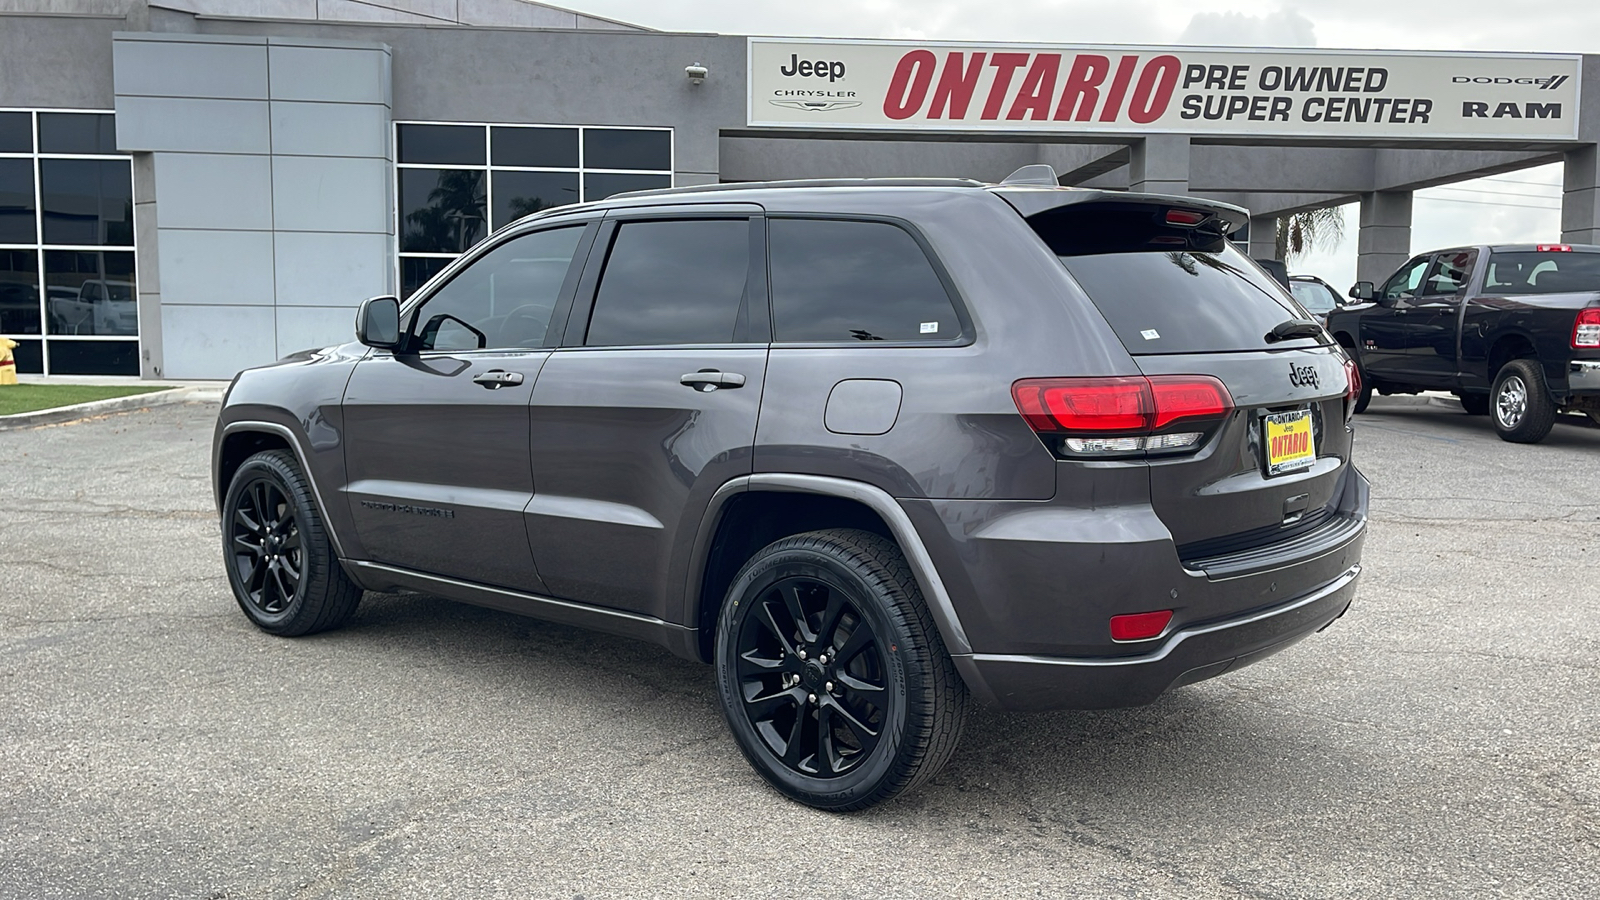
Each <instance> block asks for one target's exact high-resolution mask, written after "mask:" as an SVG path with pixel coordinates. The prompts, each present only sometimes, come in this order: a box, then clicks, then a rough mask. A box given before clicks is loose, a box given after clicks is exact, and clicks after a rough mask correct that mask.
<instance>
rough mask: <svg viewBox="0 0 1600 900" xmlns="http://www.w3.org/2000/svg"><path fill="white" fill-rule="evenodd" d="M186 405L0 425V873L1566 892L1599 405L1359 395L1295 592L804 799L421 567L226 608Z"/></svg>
mask: <svg viewBox="0 0 1600 900" xmlns="http://www.w3.org/2000/svg"><path fill="white" fill-rule="evenodd" d="M215 416H216V406H215V405H214V404H207V403H189V404H183V405H176V406H168V407H164V408H158V409H150V410H146V411H136V412H129V413H122V414H117V415H110V416H105V417H101V418H98V419H94V420H89V421H83V422H77V423H72V424H66V425H57V426H50V427H43V428H37V429H31V430H24V431H15V432H6V433H0V773H3V774H0V897H8V898H9V897H17V898H24V897H25V898H54V897H200V898H256V897H295V898H321V897H410V896H418V897H420V896H428V897H566V898H571V897H578V896H582V897H585V898H596V897H656V896H660V897H677V896H687V897H698V896H737V897H767V896H773V897H777V896H785V897H787V896H814V897H822V898H845V897H911V896H935V897H946V896H995V897H1032V896H1040V897H1064V896H1094V897H1196V898H1218V897H1224V898H1225V897H1247V898H1290V897H1306V898H1332V897H1361V898H1368V897H1427V898H1435V897H1518V898H1522V897H1528V898H1535V897H1538V898H1544V897H1550V898H1593V897H1596V896H1600V697H1597V696H1596V692H1597V689H1600V637H1597V635H1600V625H1597V623H1600V589H1597V579H1596V573H1597V572H1600V428H1594V427H1590V426H1588V425H1587V424H1583V423H1577V422H1574V423H1570V424H1562V425H1558V426H1557V428H1556V431H1555V432H1554V433H1553V434H1552V435H1551V437H1550V438H1549V439H1548V440H1547V441H1545V443H1543V444H1540V445H1536V446H1522V445H1513V444H1507V443H1503V442H1501V441H1500V440H1498V439H1497V438H1496V437H1495V435H1494V432H1493V430H1492V429H1491V428H1490V426H1489V423H1488V421H1487V420H1486V419H1483V418H1470V417H1468V416H1465V415H1463V414H1462V413H1461V412H1460V410H1459V408H1458V407H1454V406H1452V405H1451V404H1450V403H1449V402H1448V401H1442V400H1438V399H1433V400H1430V399H1427V398H1383V397H1380V398H1377V399H1376V400H1374V401H1373V404H1372V410H1371V413H1370V414H1368V415H1365V416H1361V417H1359V418H1358V420H1357V421H1358V423H1359V424H1358V428H1359V432H1360V433H1359V436H1358V441H1357V460H1358V463H1359V464H1360V465H1361V466H1362V468H1363V470H1364V471H1365V472H1366V473H1367V474H1368V476H1369V477H1370V478H1371V479H1372V482H1373V513H1374V519H1373V522H1372V529H1371V534H1370V537H1369V538H1368V540H1367V544H1366V554H1365V561H1364V562H1365V566H1366V573H1365V576H1364V579H1363V583H1362V586H1361V589H1360V591H1359V593H1358V595H1357V599H1356V602H1355V605H1354V606H1353V607H1352V608H1351V610H1350V612H1349V613H1348V614H1347V615H1346V616H1345V617H1344V618H1343V619H1342V620H1340V621H1339V622H1337V623H1335V624H1334V625H1333V627H1331V628H1330V629H1329V630H1328V631H1326V632H1324V633H1323V634H1321V635H1318V636H1316V637H1314V638H1312V639H1310V640H1307V641H1304V642H1302V643H1301V644H1299V645H1297V646H1295V647H1293V648H1290V649H1289V650H1287V651H1285V652H1284V653H1282V654H1279V655H1278V656H1275V657H1273V658H1271V659H1268V660H1266V661H1265V662H1262V663H1260V664H1258V665H1256V666H1253V667H1251V668H1248V669H1245V670H1243V671H1240V672H1237V673H1235V674H1232V675H1229V676H1227V677H1225V678H1222V679H1218V680H1215V681H1209V682H1205V683H1202V684H1198V685H1194V686H1191V687H1188V688H1184V689H1182V690H1179V691H1177V692H1174V693H1172V694H1170V695H1168V696H1167V697H1165V698H1164V699H1162V700H1161V701H1160V702H1158V703H1156V704H1154V705H1152V706H1149V707H1144V708H1140V709H1131V710H1114V711H1106V712H1068V713H1055V714H1048V715H1035V716H1017V715H1004V714H999V713H995V712H991V711H986V710H982V709H980V710H978V711H977V712H976V713H975V715H974V716H973V718H972V719H971V721H970V724H969V728H968V731H967V734H966V737H965V739H964V741H963V744H962V746H961V749H960V750H959V751H958V752H957V755H956V757H955V759H954V760H953V761H952V762H951V764H950V765H949V766H948V767H947V768H946V769H945V770H944V772H943V774H941V775H940V776H939V778H938V779H936V780H935V781H934V782H933V783H932V784H931V785H929V786H927V787H925V788H924V789H923V790H921V791H920V792H918V793H915V794H912V795H910V796H908V797H906V798H904V799H902V800H900V801H898V802H894V803H890V804H888V805H885V806H882V807H879V808H876V809H874V810H871V811H869V812H867V813H864V814H856V815H830V814H825V813H820V812H816V811H814V810H811V809H808V808H805V807H801V806H798V805H796V804H794V803H791V802H789V801H786V800H784V799H782V798H781V797H779V796H778V795H777V794H775V793H773V792H772V791H770V790H768V789H767V788H766V787H765V785H764V784H763V783H762V782H761V781H760V779H759V778H758V777H757V776H756V775H755V774H754V773H753V772H752V771H751V770H750V769H749V767H748V766H747V765H746V764H745V762H744V760H743V758H742V757H741V756H740V754H739V751H738V750H737V748H736V747H735V746H734V743H733V741H732V739H731V738H730V737H729V736H728V735H727V734H726V731H725V727H724V725H723V723H722V720H721V714H720V713H719V711H718V709H717V707H716V705H715V700H714V688H713V683H712V673H711V670H710V668H708V667H702V666H698V665H695V664H691V663H688V662H684V661H682V660H678V659H675V658H673V657H672V656H670V655H668V654H667V653H666V652H665V651H663V650H658V649H656V648H654V647H651V646H648V645H644V644H639V643H634V642H630V641H627V640H623V639H620V638H612V637H607V636H601V635H593V634H589V633H585V632H580V631H576V630H573V629H570V628H565V627H561V626H555V625H547V624H544V623H541V622H537V621H533V620H527V619H521V618H516V617H513V616H510V615H506V614H502V613H498V612H492V611H487V610H481V609H477V608H474V607H470V606H463V605H460V604H456V603H452V602H448V601H443V600H438V599H434V598H430V597H425V596H419V595H405V596H385V595H370V594H369V595H368V596H367V598H366V599H365V600H364V601H363V605H362V607H361V609H360V610H359V611H358V612H357V614H356V616H355V618H354V620H353V621H352V623H351V624H350V626H349V627H347V628H345V629H343V630H341V631H337V632H333V633H329V634H325V635H320V636H317V637H313V638H305V639H300V640H284V639H279V638H274V637H270V636H268V635H265V634H263V633H261V632H258V631H257V630H256V629H255V628H253V627H252V626H250V625H249V623H248V622H247V621H246V620H245V619H244V617H243V616H242V615H241V614H240V613H239V611H238V609H237V608H236V607H235V605H234V601H233V599H232V597H231V595H230V593H229V591H228V587H227V582H226V580H225V578H224V576H223V573H222V568H221V561H220V539H219V537H218V527H217V521H216V513H215V511H214V508H213V505H212V498H211V494H210V476H209V472H208V459H209V448H210V440H211V425H212V422H213V421H214V418H215Z"/></svg>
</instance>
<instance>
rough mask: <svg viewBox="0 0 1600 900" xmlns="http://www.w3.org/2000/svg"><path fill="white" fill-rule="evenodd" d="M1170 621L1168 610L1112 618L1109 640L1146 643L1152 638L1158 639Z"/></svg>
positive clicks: (1170, 612)
mask: <svg viewBox="0 0 1600 900" xmlns="http://www.w3.org/2000/svg"><path fill="white" fill-rule="evenodd" d="M1171 621H1172V610H1170V609H1163V610H1158V611H1156V612H1143V613H1132V614H1130V615H1126V616H1112V617H1111V639H1112V640H1113V641H1148V640H1150V639H1151V638H1153V637H1160V636H1161V632H1163V631H1166V630H1167V624H1168V623H1169V622H1171Z"/></svg>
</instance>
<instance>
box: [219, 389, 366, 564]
mask: <svg viewBox="0 0 1600 900" xmlns="http://www.w3.org/2000/svg"><path fill="white" fill-rule="evenodd" d="M265 450H287V451H288V452H289V453H290V454H292V455H293V456H294V458H295V462H296V463H297V464H298V465H299V466H300V471H301V472H302V473H303V474H304V475H305V477H306V483H307V484H308V485H309V486H310V487H311V495H312V497H313V498H314V499H315V500H316V503H317V506H318V508H319V510H320V512H321V513H322V522H323V526H324V527H325V528H326V529H327V532H328V538H329V540H331V541H332V542H333V548H334V552H335V553H337V554H338V555H339V557H340V558H341V559H343V558H344V557H345V555H346V554H345V551H344V546H343V544H342V543H341V541H340V539H339V529H338V528H336V527H335V526H334V522H333V516H332V515H331V513H332V512H333V510H332V509H331V508H330V507H329V505H328V498H327V495H326V494H324V493H323V492H322V486H321V485H320V484H318V483H317V475H316V472H315V471H313V467H312V466H311V465H310V460H309V458H308V457H307V456H306V452H305V447H304V445H303V444H302V442H301V439H300V436H299V435H298V434H296V433H295V432H294V431H293V430H292V429H290V428H289V427H288V426H286V425H282V424H280V423H277V422H264V421H259V420H253V419H245V420H238V421H234V422H229V423H228V424H227V425H225V426H222V427H221V428H220V429H219V431H218V435H217V440H216V451H215V455H214V459H213V462H212V483H213V485H214V486H215V489H216V495H217V497H216V499H217V512H218V513H219V514H220V513H221V512H222V507H223V501H224V498H225V497H226V495H227V491H228V485H229V484H230V483H232V481H233V476H234V473H235V472H237V471H239V466H241V465H243V464H244V461H245V460H247V459H249V458H250V457H251V456H254V455H255V454H257V453H261V452H262V451H265Z"/></svg>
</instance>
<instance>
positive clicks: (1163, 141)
mask: <svg viewBox="0 0 1600 900" xmlns="http://www.w3.org/2000/svg"><path fill="white" fill-rule="evenodd" d="M1131 155H1132V158H1131V159H1130V160H1129V162H1128V190H1130V191H1135V192H1137V193H1141V194H1187V193H1189V138H1188V137H1187V136H1185V135H1181V134H1153V135H1151V136H1150V137H1147V138H1145V139H1143V140H1141V141H1138V142H1136V143H1135V144H1134V145H1133V147H1132V154H1131Z"/></svg>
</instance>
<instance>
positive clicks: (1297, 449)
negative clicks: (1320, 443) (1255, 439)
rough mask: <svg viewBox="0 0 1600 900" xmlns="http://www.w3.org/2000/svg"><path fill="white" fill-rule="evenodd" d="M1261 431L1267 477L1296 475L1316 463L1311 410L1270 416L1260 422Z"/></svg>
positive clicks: (1299, 410) (1298, 410)
mask: <svg viewBox="0 0 1600 900" xmlns="http://www.w3.org/2000/svg"><path fill="white" fill-rule="evenodd" d="M1261 430H1262V440H1261V444H1262V447H1263V448H1264V449H1265V451H1266V455H1267V475H1268V477H1271V476H1273V475H1283V474H1286V473H1289V472H1298V471H1300V470H1301V469H1305V468H1309V467H1310V466H1311V465H1312V464H1313V463H1315V462H1316V461H1317V447H1316V441H1315V440H1313V439H1312V434H1311V410H1309V409H1297V410H1295V411H1294V412H1283V413H1272V414H1271V415H1269V416H1267V417H1266V418H1264V419H1262V424H1261Z"/></svg>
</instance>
